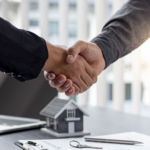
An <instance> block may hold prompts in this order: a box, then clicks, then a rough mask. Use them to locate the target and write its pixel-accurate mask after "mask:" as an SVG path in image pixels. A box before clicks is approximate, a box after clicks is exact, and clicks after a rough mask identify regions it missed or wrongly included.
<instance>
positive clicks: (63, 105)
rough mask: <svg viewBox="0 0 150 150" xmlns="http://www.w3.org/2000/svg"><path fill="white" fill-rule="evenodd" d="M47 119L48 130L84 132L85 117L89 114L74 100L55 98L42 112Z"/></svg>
mask: <svg viewBox="0 0 150 150" xmlns="http://www.w3.org/2000/svg"><path fill="white" fill-rule="evenodd" d="M40 114H41V115H43V116H45V117H46V121H47V128H49V129H51V130H53V131H55V132H58V133H75V132H81V131H83V115H86V116H88V114H87V113H86V112H85V111H84V110H83V109H82V108H80V107H79V106H78V105H77V104H76V103H75V102H74V100H62V99H58V98H57V97H56V98H54V99H53V100H52V101H51V102H50V103H49V104H48V105H47V106H46V107H45V108H44V109H43V110H42V111H41V112H40Z"/></svg>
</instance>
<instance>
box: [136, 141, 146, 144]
mask: <svg viewBox="0 0 150 150" xmlns="http://www.w3.org/2000/svg"><path fill="white" fill-rule="evenodd" d="M135 144H144V143H143V142H137V141H136V142H135Z"/></svg>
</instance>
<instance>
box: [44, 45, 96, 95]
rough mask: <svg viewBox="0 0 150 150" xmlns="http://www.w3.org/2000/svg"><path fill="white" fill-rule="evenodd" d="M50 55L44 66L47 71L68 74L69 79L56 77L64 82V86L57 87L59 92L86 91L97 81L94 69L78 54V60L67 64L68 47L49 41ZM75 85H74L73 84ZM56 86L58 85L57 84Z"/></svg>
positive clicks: (73, 92)
mask: <svg viewBox="0 0 150 150" xmlns="http://www.w3.org/2000/svg"><path fill="white" fill-rule="evenodd" d="M47 48H48V53H49V57H48V59H47V61H46V63H45V65H44V67H43V70H44V71H46V72H53V73H55V74H56V76H57V75H60V74H62V76H63V75H65V76H66V78H67V81H62V79H61V78H60V77H56V79H55V80H56V82H58V83H60V82H61V83H62V84H63V85H64V88H60V89H59V88H57V90H58V91H59V92H63V91H67V92H66V94H67V93H71V94H74V95H76V94H78V93H83V92H84V91H86V90H87V89H88V88H89V87H90V86H91V85H92V84H93V83H95V82H96V76H95V71H94V69H93V68H92V67H91V66H90V65H89V64H88V63H87V62H86V61H85V60H84V58H83V57H81V56H77V57H76V59H77V61H75V62H73V63H70V64H67V63H66V62H65V59H66V56H67V48H66V47H64V46H58V45H52V44H50V43H48V42H47ZM72 85H73V86H72ZM55 86H56V85H55Z"/></svg>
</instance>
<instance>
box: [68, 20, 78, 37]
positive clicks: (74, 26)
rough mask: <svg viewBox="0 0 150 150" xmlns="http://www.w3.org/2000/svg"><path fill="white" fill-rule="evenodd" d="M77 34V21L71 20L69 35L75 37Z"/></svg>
mask: <svg viewBox="0 0 150 150" xmlns="http://www.w3.org/2000/svg"><path fill="white" fill-rule="evenodd" d="M76 36H77V24H76V22H75V21H70V22H69V37H70V38H74V37H76Z"/></svg>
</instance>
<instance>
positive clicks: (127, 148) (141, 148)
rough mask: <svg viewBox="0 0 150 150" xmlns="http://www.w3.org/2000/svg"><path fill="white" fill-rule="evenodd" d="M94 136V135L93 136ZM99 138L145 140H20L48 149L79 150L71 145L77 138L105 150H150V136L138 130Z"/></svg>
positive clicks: (81, 140)
mask: <svg viewBox="0 0 150 150" xmlns="http://www.w3.org/2000/svg"><path fill="white" fill-rule="evenodd" d="M92 137H93V136H92ZM95 137H97V138H98V137H99V138H109V139H111V138H112V139H119V140H120V139H121V140H134V141H139V142H143V143H144V144H139V145H138V144H137V145H124V144H110V143H99V142H86V141H85V140H84V138H68V139H54V140H52V139H50V140H31V139H30V140H25V141H24V140H23V141H22V140H20V141H19V142H22V143H26V142H27V141H33V142H36V143H37V144H40V145H42V146H43V149H48V150H78V148H74V147H71V146H70V145H69V142H70V141H71V140H76V141H78V142H80V144H83V145H89V146H96V147H103V150H150V136H147V135H144V134H140V133H136V132H128V133H120V134H113V135H105V136H95ZM33 148H34V149H35V150H40V149H39V147H34V146H33ZM87 149H89V150H95V149H92V148H83V150H87Z"/></svg>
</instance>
